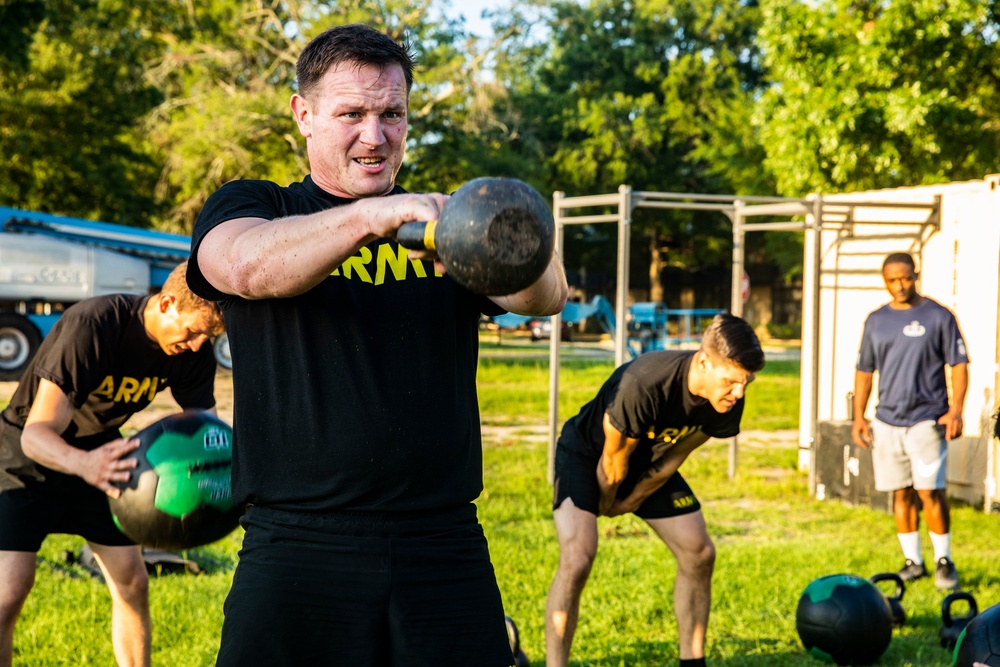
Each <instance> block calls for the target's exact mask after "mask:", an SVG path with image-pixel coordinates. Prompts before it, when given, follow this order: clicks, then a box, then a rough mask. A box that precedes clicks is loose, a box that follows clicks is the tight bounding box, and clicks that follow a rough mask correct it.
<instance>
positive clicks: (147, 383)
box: [92, 375, 166, 403]
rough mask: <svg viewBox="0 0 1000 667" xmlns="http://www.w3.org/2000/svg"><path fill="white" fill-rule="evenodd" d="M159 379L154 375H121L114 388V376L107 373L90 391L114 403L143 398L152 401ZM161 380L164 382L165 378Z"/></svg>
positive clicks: (136, 401)
mask: <svg viewBox="0 0 1000 667" xmlns="http://www.w3.org/2000/svg"><path fill="white" fill-rule="evenodd" d="M160 380H161V378H156V377H144V378H142V379H136V378H131V377H123V378H122V379H121V380H120V382H119V384H118V387H117V388H116V387H115V378H114V376H112V375H108V376H107V377H105V378H104V379H103V380H102V381H101V384H100V386H98V387H97V389H95V390H94V391H93V392H92V393H93V394H94V395H95V396H100V397H102V398H105V399H107V400H111V401H114V402H115V403H138V402H139V401H141V400H142V399H143V398H147V399H148V400H150V401H152V400H153V399H154V398H156V394H157V392H158V391H159V389H160V384H161V382H160ZM162 380H163V383H165V382H166V378H162Z"/></svg>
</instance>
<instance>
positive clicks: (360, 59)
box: [295, 23, 414, 97]
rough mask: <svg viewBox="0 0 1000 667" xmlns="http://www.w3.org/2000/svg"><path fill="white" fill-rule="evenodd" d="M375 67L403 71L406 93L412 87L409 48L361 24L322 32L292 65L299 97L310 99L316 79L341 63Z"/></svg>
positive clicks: (411, 60)
mask: <svg viewBox="0 0 1000 667" xmlns="http://www.w3.org/2000/svg"><path fill="white" fill-rule="evenodd" d="M345 62H346V63H355V64H357V65H358V66H359V67H360V66H362V65H374V66H376V67H378V68H379V70H384V69H385V68H386V67H389V66H390V65H399V66H400V67H402V68H403V75H404V76H405V77H406V92H407V93H409V92H410V88H412V87H413V66H414V62H413V55H412V54H411V52H410V45H409V44H408V43H406V42H402V43H401V42H397V41H396V40H394V39H393V38H392V37H390V36H389V35H387V34H385V33H383V32H379V31H378V30H376V29H375V28H372V27H371V26H368V25H365V24H363V23H351V24H349V25H339V26H336V27H333V28H330V29H328V30H325V31H323V32H321V33H320V34H319V35H317V36H316V37H314V38H313V40H312V41H311V42H309V43H308V44H307V45H306V48H304V49H302V53H301V54H300V55H299V59H298V62H296V63H295V79H296V81H297V82H298V86H299V95H302V96H303V97H309V93H311V92H312V91H313V89H314V88H315V87H316V84H317V83H319V80H320V79H322V78H323V76H324V75H325V74H326V73H327V71H328V70H329V69H330V68H331V67H333V66H334V65H339V64H340V63H345Z"/></svg>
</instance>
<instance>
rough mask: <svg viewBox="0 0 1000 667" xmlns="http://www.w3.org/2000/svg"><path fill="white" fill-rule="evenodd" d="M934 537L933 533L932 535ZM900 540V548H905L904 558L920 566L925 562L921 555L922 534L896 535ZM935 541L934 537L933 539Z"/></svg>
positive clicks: (915, 532)
mask: <svg viewBox="0 0 1000 667" xmlns="http://www.w3.org/2000/svg"><path fill="white" fill-rule="evenodd" d="M931 535H932V536H933V533H931ZM896 537H898V538H899V546H901V547H902V548H903V557H904V558H906V559H908V560H912V561H913V562H914V563H917V564H918V565H919V564H920V563H923V562H924V557H923V556H922V555H921V553H920V533H919V532H917V531H914V532H912V533H896ZM932 539H933V537H932Z"/></svg>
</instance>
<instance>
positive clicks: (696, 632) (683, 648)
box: [646, 510, 715, 660]
mask: <svg viewBox="0 0 1000 667" xmlns="http://www.w3.org/2000/svg"><path fill="white" fill-rule="evenodd" d="M646 523H648V524H649V525H650V527H651V528H652V529H653V530H654V531H655V532H656V534H657V535H659V536H660V539H661V540H663V542H664V543H665V544H666V545H667V547H668V548H669V549H670V551H671V552H673V554H674V557H675V558H676V559H677V580H676V581H674V615H675V616H676V617H677V636H678V639H679V640H680V646H679V652H680V657H681V659H682V660H690V659H692V658H703V657H705V633H706V631H707V630H708V615H709V612H710V610H711V607H712V571H713V570H714V569H715V545H714V544H712V538H711V537H709V535H708V528H707V526H706V525H705V515H704V514H702V513H701V511H700V510H699V511H697V512H692V513H690V514H682V515H681V516H677V517H671V518H669V519H647V520H646Z"/></svg>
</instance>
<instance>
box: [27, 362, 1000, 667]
mask: <svg viewBox="0 0 1000 667" xmlns="http://www.w3.org/2000/svg"><path fill="white" fill-rule="evenodd" d="M610 371H611V364H610V363H609V362H603V361H595V360H591V359H566V360H564V361H563V365H562V377H561V385H560V386H561V389H562V391H561V396H560V406H561V407H560V415H561V416H562V417H563V418H566V417H568V416H570V415H572V414H573V413H574V412H575V411H576V410H577V409H579V407H580V405H582V404H583V403H584V402H585V401H587V400H589V399H590V398H591V397H592V396H593V394H594V392H596V390H597V388H598V387H599V386H600V384H601V382H603V380H604V379H605V377H606V376H607V374H608V373H610ZM479 385H480V402H481V404H482V406H483V421H484V424H486V425H487V427H486V429H485V431H486V444H485V446H484V462H485V491H484V493H483V495H482V497H481V498H480V499H479V501H478V506H479V508H480V516H481V519H482V522H483V524H484V526H485V529H486V532H487V536H488V537H489V540H490V546H491V552H492V556H493V562H494V565H495V567H496V571H497V576H498V581H499V583H500V587H501V590H502V592H503V596H504V601H505V605H506V608H507V611H508V613H510V614H511V615H512V616H513V617H514V618H515V620H516V621H517V623H518V627H519V628H520V630H521V638H522V645H523V648H524V650H525V652H526V653H527V655H528V657H529V658H530V659H531V661H532V664H534V665H542V664H544V652H545V651H544V636H543V622H544V618H543V615H544V607H545V595H546V593H547V590H548V587H549V584H550V582H551V579H552V575H553V573H554V571H555V566H556V562H557V559H558V549H557V546H556V542H555V534H554V530H553V527H552V519H551V510H550V506H551V487H550V486H549V485H548V483H547V480H546V469H547V460H546V459H547V448H548V443H547V442H546V440H545V439H544V437H541V438H540V437H538V436H537V433H538V432H539V431H543V430H544V429H543V428H539V427H543V426H544V425H545V423H546V421H547V412H548V407H547V406H548V396H547V392H548V368H547V360H523V359H518V358H517V357H516V355H512V356H509V357H508V356H502V357H501V356H500V355H497V356H493V355H492V354H491V355H490V356H489V357H488V358H484V359H483V361H482V364H481V368H480V374H479ZM797 415H798V368H797V364H796V363H794V362H772V363H771V364H769V365H768V367H767V368H766V369H765V370H764V371H763V372H762V373H761V374H760V377H759V378H758V380H757V381H756V382H754V384H753V385H752V386H751V388H750V391H749V393H748V404H747V410H746V415H745V417H744V429H745V430H746V431H747V432H746V433H745V435H744V436H743V437H741V438H740V440H739V444H740V453H739V462H738V467H737V474H736V478H735V479H733V480H730V479H729V478H728V476H727V464H728V450H727V444H726V443H725V442H716V441H710V442H709V443H708V444H706V445H705V446H704V447H702V448H701V449H700V450H699V451H698V452H696V453H695V454H694V455H692V457H691V459H690V460H689V461H688V462H687V463H685V466H684V472H685V477H687V479H688V480H689V481H690V482H691V484H692V486H693V487H694V488H695V490H696V492H697V494H698V496H699V498H700V499H701V501H702V503H703V505H704V511H705V515H706V517H707V519H708V522H709V530H710V532H711V534H712V536H713V538H714V539H715V541H716V544H717V547H718V562H717V567H716V573H715V577H714V589H713V593H714V597H713V605H712V619H711V623H710V626H709V638H708V639H709V659H710V664H713V665H725V666H727V667H742V666H756V667H786V666H787V667H792V666H795V667H799V666H802V665H805V666H807V667H808V665H812V664H815V665H817V667H821V666H822V665H823V664H824V663H820V662H818V661H814V660H813V659H812V658H809V657H808V656H807V655H806V654H805V653H804V652H803V650H802V648H801V645H800V643H799V641H798V637H797V635H796V632H795V622H794V614H795V606H796V604H797V602H798V598H799V595H800V594H801V592H802V590H803V589H804V588H805V586H806V585H807V584H808V583H809V582H810V581H811V580H812V579H814V578H816V577H819V576H822V575H826V574H832V573H837V572H850V573H854V574H858V575H862V576H865V577H868V576H870V575H872V574H874V573H876V572H882V571H891V570H895V569H897V568H898V567H899V566H900V565H901V563H900V555H899V548H898V545H897V543H896V538H895V534H894V529H893V525H892V519H891V517H890V516H889V515H887V514H885V513H882V512H878V511H875V510H871V509H867V508H863V507H850V506H847V505H844V504H841V503H839V502H820V501H816V500H813V499H812V498H810V496H809V494H808V491H807V477H806V473H804V472H801V471H799V470H798V469H797V449H796V447H797V444H796V442H797V438H796V434H795V433H794V432H793V433H789V432H787V431H786V432H782V431H775V430H773V429H775V428H779V427H780V428H794V427H795V424H796V418H797ZM491 425H500V426H512V427H513V428H506V429H500V430H497V429H492V428H491V427H490V426H491ZM776 425H778V426H776ZM518 426H523V428H518ZM762 431H763V432H762ZM498 434H500V435H498ZM533 434H534V435H533ZM953 518H954V525H955V529H954V542H955V552H956V560H957V562H958V565H959V568H960V571H961V574H962V577H963V582H964V583H965V588H966V590H969V591H971V592H972V593H973V594H975V596H976V598H977V600H979V603H980V607H981V608H985V607H987V606H989V605H991V604H994V603H996V602H998V601H1000V577H998V576H996V575H995V574H994V572H995V571H996V570H995V535H996V517H995V516H989V515H985V514H983V513H982V512H980V511H976V510H975V509H974V508H971V507H955V508H954V509H953ZM600 532H601V546H600V550H599V553H598V558H597V562H596V564H595V567H594V571H593V574H592V575H591V578H590V583H589V584H588V586H587V589H586V591H585V592H584V597H583V601H582V608H581V623H580V627H579V631H578V633H577V638H576V642H575V644H574V647H573V657H574V661H573V663H572V664H573V665H574V666H575V667H584V666H586V667H598V666H601V667H619V666H622V665H628V666H630V667H632V666H635V667H647V666H649V667H652V666H653V665H664V664H666V665H670V664H676V660H677V634H676V624H675V622H674V619H673V603H672V587H673V579H674V571H675V564H674V561H673V559H672V558H671V557H670V555H669V553H668V552H667V550H666V548H665V547H664V546H663V545H662V543H660V542H659V541H658V540H657V539H656V538H655V537H654V536H652V533H651V532H650V531H649V530H648V529H647V528H646V527H645V524H643V523H642V522H641V521H639V520H637V519H634V518H632V517H617V518H614V519H603V518H602V519H601V520H600ZM925 535H926V534H925ZM239 539H240V534H239V531H237V533H234V534H233V535H230V536H229V537H227V538H226V539H224V540H222V541H220V542H218V543H216V544H213V545H211V546H210V547H206V548H203V549H198V550H195V551H193V552H191V553H189V554H188V556H189V557H191V558H193V559H194V560H196V561H198V562H199V563H201V564H202V565H203V566H204V567H205V569H206V572H204V573H203V574H201V575H198V576H192V575H177V574H171V575H164V576H161V577H158V578H154V580H153V581H152V586H151V589H152V590H151V607H152V613H153V662H154V664H157V665H171V667H173V666H177V667H187V666H191V667H200V666H202V665H212V664H214V658H215V651H216V648H217V646H218V639H219V631H220V626H221V621H222V605H223V601H224V600H225V595H226V592H227V591H228V588H229V584H230V581H231V578H232V573H233V568H234V567H235V561H236V552H237V550H238V548H239ZM923 540H924V547H925V555H926V557H928V558H929V557H930V553H929V545H928V544H927V539H926V537H924V538H923ZM81 544H82V542H81V541H80V540H79V539H77V538H72V537H65V536H52V537H50V538H49V539H48V540H46V542H45V545H44V546H43V550H42V553H41V556H42V558H43V561H42V563H41V564H40V566H39V568H38V574H37V582H36V585H35V589H34V591H33V592H32V595H31V596H30V597H29V599H28V602H27V604H26V606H25V608H24V611H23V613H22V618H21V621H20V622H19V624H18V626H17V631H16V636H15V650H16V655H15V664H16V665H28V666H32V667H33V666H41V665H67V664H73V665H76V664H81V665H82V664H93V665H110V664H114V658H113V655H112V653H111V645H110V640H109V630H108V624H109V603H108V599H107V597H108V596H107V590H106V589H105V587H104V586H103V585H102V584H100V583H99V582H97V581H95V580H93V579H91V578H89V577H88V576H87V575H86V574H85V573H84V571H83V570H81V569H79V568H78V567H77V566H64V565H61V564H60V563H61V556H62V551H63V550H64V549H69V550H74V551H75V550H78V549H79V547H80V545H81ZM68 573H71V574H72V575H73V576H70V574H68ZM941 599H942V595H941V594H940V593H938V592H937V591H935V590H934V587H933V584H932V583H931V582H930V581H928V580H923V581H920V582H917V583H915V584H913V585H911V586H910V587H909V588H908V589H907V590H906V593H905V595H904V599H903V606H904V608H905V609H906V612H907V614H908V623H907V625H906V626H904V627H903V628H902V629H901V630H899V631H896V632H895V633H894V638H893V641H892V644H891V645H890V646H889V649H888V651H887V652H886V654H885V655H884V656H883V658H882V660H881V661H880V662H879V663H878V664H880V665H883V666H886V667H944V666H945V665H948V664H949V656H948V655H947V653H946V652H945V651H944V649H942V648H941V647H940V646H939V645H938V640H937V631H938V627H939V626H940V622H941V621H940V606H941Z"/></svg>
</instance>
